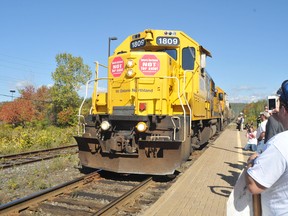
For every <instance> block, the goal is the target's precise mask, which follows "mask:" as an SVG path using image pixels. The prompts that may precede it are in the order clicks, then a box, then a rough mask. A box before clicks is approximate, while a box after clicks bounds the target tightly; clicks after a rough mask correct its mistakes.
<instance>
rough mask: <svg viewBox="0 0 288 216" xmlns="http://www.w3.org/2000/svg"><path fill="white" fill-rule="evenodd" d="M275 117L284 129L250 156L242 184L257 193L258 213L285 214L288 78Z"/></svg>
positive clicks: (287, 201)
mask: <svg viewBox="0 0 288 216" xmlns="http://www.w3.org/2000/svg"><path fill="white" fill-rule="evenodd" d="M278 119H279V121H280V122H281V123H282V125H283V128H284V129H285V131H284V132H281V133H278V134H276V135H275V136H273V137H272V138H271V139H269V140H268V141H267V145H268V147H267V149H266V151H264V152H263V153H261V154H260V155H258V154H257V153H255V154H253V155H252V156H250V158H249V159H248V165H247V167H246V185H247V188H248V190H249V191H250V192H251V193H252V194H261V205H262V215H263V216H265V215H288V131H287V130H288V80H285V81H284V82H283V83H282V85H281V93H280V106H279V112H278Z"/></svg>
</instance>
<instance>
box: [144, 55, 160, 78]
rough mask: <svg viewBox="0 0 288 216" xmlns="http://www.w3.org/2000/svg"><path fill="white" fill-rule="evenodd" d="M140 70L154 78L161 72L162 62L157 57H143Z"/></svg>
mask: <svg viewBox="0 0 288 216" xmlns="http://www.w3.org/2000/svg"><path fill="white" fill-rule="evenodd" d="M139 70H140V71H141V72H142V73H143V74H144V75H148V76H153V75H154V74H156V73H157V72H158V71H159V70H160V61H159V59H158V58H157V57H156V56H155V55H143V56H142V58H141V59H140V60H139Z"/></svg>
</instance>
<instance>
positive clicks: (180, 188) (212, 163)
mask: <svg viewBox="0 0 288 216" xmlns="http://www.w3.org/2000/svg"><path fill="white" fill-rule="evenodd" d="M228 127H229V126H228ZM245 134H246V131H240V132H239V131H236V129H235V127H234V126H230V128H227V129H226V130H225V131H224V132H223V133H222V134H221V135H220V137H219V138H218V139H217V140H216V141H214V143H213V144H212V145H211V147H209V148H208V149H207V150H206V151H205V152H204V153H203V154H202V155H201V156H200V157H199V158H198V160H197V161H195V163H194V164H193V165H192V166H191V167H190V168H189V169H188V170H187V171H186V172H185V173H184V174H183V175H182V176H180V177H179V179H178V180H177V182H176V183H175V184H173V185H172V186H171V187H170V188H169V190H167V191H166V192H165V193H164V194H163V195H162V196H161V197H160V199H159V200H158V201H157V202H156V203H154V204H153V205H152V206H151V207H150V208H149V209H148V210H147V211H146V212H144V214H143V215H147V216H148V215H149V216H151V215H157V216H159V215H160V216H162V215H163V216H164V215H165V216H166V215H170V216H177V215H181V216H182V215H197V216H198V215H213V216H214V215H226V203H227V200H228V197H229V195H230V193H231V191H232V190H233V186H234V185H235V183H236V181H237V179H238V177H239V174H240V173H241V171H242V169H243V168H244V165H245V162H246V161H247V158H248V156H249V155H251V152H248V151H247V152H246V151H242V148H243V147H244V145H245V144H246V137H245Z"/></svg>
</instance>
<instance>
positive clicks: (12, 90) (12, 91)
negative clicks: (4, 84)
mask: <svg viewBox="0 0 288 216" xmlns="http://www.w3.org/2000/svg"><path fill="white" fill-rule="evenodd" d="M10 92H11V95H12V96H11V98H12V101H13V99H14V97H13V94H14V93H15V90H14V89H11V90H10Z"/></svg>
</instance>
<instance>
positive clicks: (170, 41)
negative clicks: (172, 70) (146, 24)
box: [156, 37, 179, 46]
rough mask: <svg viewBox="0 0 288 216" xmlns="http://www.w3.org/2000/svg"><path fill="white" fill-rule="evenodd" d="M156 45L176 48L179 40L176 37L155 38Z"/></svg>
mask: <svg viewBox="0 0 288 216" xmlns="http://www.w3.org/2000/svg"><path fill="white" fill-rule="evenodd" d="M156 41H157V44H158V45H168V46H177V45H179V38H177V37H157V39H156Z"/></svg>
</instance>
